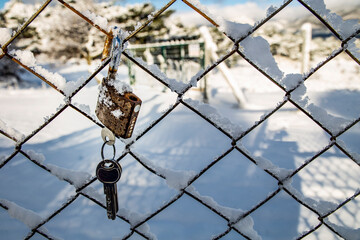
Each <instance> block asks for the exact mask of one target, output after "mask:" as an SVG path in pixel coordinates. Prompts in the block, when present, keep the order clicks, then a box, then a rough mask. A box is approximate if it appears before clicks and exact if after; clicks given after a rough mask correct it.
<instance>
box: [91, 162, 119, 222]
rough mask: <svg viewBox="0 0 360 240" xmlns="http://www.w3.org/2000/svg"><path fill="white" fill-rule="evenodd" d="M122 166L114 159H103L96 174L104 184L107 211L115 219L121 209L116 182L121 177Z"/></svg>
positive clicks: (110, 217) (109, 216)
mask: <svg viewBox="0 0 360 240" xmlns="http://www.w3.org/2000/svg"><path fill="white" fill-rule="evenodd" d="M121 172H122V169H121V166H120V164H119V163H118V162H116V161H114V160H103V161H101V162H100V163H99V164H98V166H97V167H96V176H97V178H98V179H99V181H100V182H102V183H103V184H104V193H105V196H106V211H107V216H108V218H109V219H112V220H114V219H115V218H116V213H117V212H118V210H119V206H118V196H117V187H116V183H117V182H118V181H119V179H120V177H121Z"/></svg>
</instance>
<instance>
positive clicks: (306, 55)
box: [301, 23, 312, 73]
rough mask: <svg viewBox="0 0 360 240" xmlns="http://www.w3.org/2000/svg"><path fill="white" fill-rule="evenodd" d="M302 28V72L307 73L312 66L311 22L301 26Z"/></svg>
mask: <svg viewBox="0 0 360 240" xmlns="http://www.w3.org/2000/svg"><path fill="white" fill-rule="evenodd" d="M301 30H302V36H303V45H302V62H301V73H305V72H307V71H309V66H310V64H309V63H310V44H311V38H312V26H311V23H304V24H303V25H302V26H301Z"/></svg>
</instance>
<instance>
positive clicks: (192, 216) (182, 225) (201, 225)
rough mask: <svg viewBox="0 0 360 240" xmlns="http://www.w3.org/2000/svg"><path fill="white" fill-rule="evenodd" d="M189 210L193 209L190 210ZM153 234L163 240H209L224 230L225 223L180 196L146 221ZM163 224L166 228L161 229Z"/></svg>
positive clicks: (199, 205)
mask: <svg viewBox="0 0 360 240" xmlns="http://www.w3.org/2000/svg"><path fill="white" fill-rule="evenodd" d="M191 209H195V211H194V210H191ZM148 224H149V226H150V228H151V230H152V232H153V233H154V234H156V235H157V236H158V237H159V239H165V238H166V236H168V235H169V234H171V235H172V236H173V237H174V239H186V238H191V237H194V236H195V237H196V238H197V239H209V238H211V237H212V235H215V234H216V233H218V232H221V231H222V230H224V229H226V221H225V220H224V219H222V218H221V217H219V216H217V215H216V214H215V213H213V212H211V211H209V210H208V209H207V208H206V207H204V206H203V205H201V204H200V203H198V202H197V201H195V200H194V199H192V198H190V197H188V196H182V197H181V198H180V199H178V200H177V201H176V202H175V203H173V204H172V205H171V206H170V207H168V208H166V209H165V210H164V211H163V212H161V213H159V214H158V215H156V216H155V217H154V218H152V219H151V220H149V221H148ZM164 224H165V225H166V227H163V226H164Z"/></svg>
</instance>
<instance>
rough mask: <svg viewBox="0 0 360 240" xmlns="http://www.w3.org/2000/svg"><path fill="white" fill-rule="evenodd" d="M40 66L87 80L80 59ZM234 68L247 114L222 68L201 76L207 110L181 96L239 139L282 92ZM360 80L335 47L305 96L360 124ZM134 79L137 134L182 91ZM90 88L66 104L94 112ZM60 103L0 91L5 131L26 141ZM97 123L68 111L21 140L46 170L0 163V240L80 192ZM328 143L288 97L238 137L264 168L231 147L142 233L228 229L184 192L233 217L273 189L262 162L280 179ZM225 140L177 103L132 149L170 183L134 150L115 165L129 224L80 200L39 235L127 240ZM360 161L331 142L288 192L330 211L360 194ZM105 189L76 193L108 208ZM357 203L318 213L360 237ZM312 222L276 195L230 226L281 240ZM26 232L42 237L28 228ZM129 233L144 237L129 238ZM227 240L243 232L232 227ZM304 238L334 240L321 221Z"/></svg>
mask: <svg viewBox="0 0 360 240" xmlns="http://www.w3.org/2000/svg"><path fill="white" fill-rule="evenodd" d="M284 61H286V60H284ZM283 65H287V66H293V67H294V70H292V69H291V70H290V71H291V72H296V71H297V70H296V69H298V68H297V67H296V66H297V63H296V62H287V63H283ZM44 67H47V68H49V69H50V70H49V71H56V72H59V73H60V74H61V75H62V76H64V77H65V78H66V79H67V80H68V81H76V80H77V79H78V78H80V77H84V76H87V75H89V73H88V66H87V65H85V64H80V65H76V63H73V64H72V65H67V66H55V65H54V66H52V67H50V66H44ZM282 70H283V71H285V70H286V69H282ZM287 70H289V69H287ZM231 73H232V74H233V76H234V77H235V79H236V80H237V83H238V84H239V86H240V87H241V89H242V90H243V92H244V94H245V97H246V99H247V103H246V105H245V107H244V108H243V109H239V108H238V107H237V106H236V100H235V98H234V97H233V95H232V92H231V89H230V88H229V86H228V85H227V83H226V81H225V80H224V79H223V78H222V76H221V73H220V72H219V71H218V70H217V69H215V70H214V71H212V72H211V73H210V74H209V75H208V76H207V82H208V92H209V105H210V106H211V107H212V108H211V109H209V108H208V107H207V106H203V105H202V104H200V103H198V102H196V101H194V100H200V101H201V95H200V93H199V91H197V89H196V88H195V89H194V90H190V91H189V92H187V93H186V94H185V96H184V99H192V100H185V102H186V103H188V104H189V105H191V106H193V107H195V108H197V109H199V111H200V112H203V113H204V114H205V115H206V116H209V118H210V119H215V120H214V121H215V122H217V121H218V122H219V124H223V123H224V122H226V121H225V119H224V117H226V118H227V119H228V120H230V121H231V124H229V123H228V122H226V123H227V127H228V129H230V130H229V131H230V132H232V133H235V134H239V133H241V132H243V131H245V130H247V129H248V128H250V127H251V126H253V125H254V123H255V122H256V121H259V120H260V119H262V117H263V116H264V114H266V113H268V112H269V111H271V110H273V109H274V108H275V107H276V106H277V105H278V103H280V102H282V101H283V100H284V92H283V91H282V90H281V89H280V88H278V87H277V86H275V85H274V84H273V83H272V82H270V81H269V80H268V79H266V78H265V77H264V76H262V75H261V74H260V73H258V72H257V70H255V69H254V68H252V67H251V66H250V65H249V64H248V63H246V62H245V61H240V62H239V64H238V66H237V67H235V68H233V69H232V70H231ZM102 74H106V71H103V72H102ZM119 76H120V79H122V80H123V81H126V80H127V69H126V67H125V66H122V67H121V68H120V70H119ZM359 76H360V70H359V66H358V65H356V63H354V61H352V60H351V59H349V58H348V57H346V55H345V54H341V55H340V56H339V57H337V58H335V59H334V60H332V61H330V62H329V63H328V64H327V65H325V66H324V67H323V69H321V70H320V71H319V72H318V73H316V74H314V75H313V76H311V77H310V79H309V80H308V81H307V82H306V83H305V85H306V88H307V92H306V96H308V97H309V100H308V101H309V102H310V103H313V104H314V105H315V106H316V107H321V108H324V109H326V111H327V113H328V114H331V116H333V117H334V118H336V119H340V120H341V121H340V120H339V121H340V123H343V122H344V121H345V122H347V121H348V120H353V119H356V118H358V117H359V113H360V97H359V96H360V95H359V93H360V84H359V83H358V80H359ZM28 77H29V78H30V77H31V76H30V75H29V76H28ZM138 79H139V80H138V82H137V84H135V86H133V88H134V92H135V93H136V94H137V95H138V96H139V97H140V98H141V99H142V100H143V105H142V109H141V112H140V116H139V119H138V123H137V125H136V128H135V135H136V134H138V133H140V132H142V131H143V130H144V129H146V128H147V127H148V126H149V125H150V124H151V123H152V122H153V121H154V120H156V119H157V118H159V117H160V116H161V115H162V114H163V113H164V111H166V110H167V109H168V108H169V107H171V106H172V105H173V104H175V103H176V102H177V94H175V93H173V92H171V91H169V90H164V87H163V86H161V85H160V84H158V83H157V81H156V80H155V79H152V77H150V76H147V74H145V73H141V72H140V73H139V75H138ZM200 84H201V83H198V85H200ZM97 95H98V85H97V83H96V80H93V81H92V82H90V83H89V84H88V85H87V86H86V87H85V88H84V89H82V90H81V91H80V92H79V93H78V94H77V95H76V96H75V97H74V98H73V99H72V103H73V104H75V105H76V106H79V107H80V108H81V109H83V110H84V111H87V112H89V113H90V114H93V115H95V114H94V111H95V105H96V101H97ZM300 102H301V101H300ZM62 104H64V97H63V96H62V95H61V94H59V93H58V92H56V91H55V90H53V89H51V88H33V89H6V90H5V89H1V90H0V109H1V111H0V119H1V120H2V121H3V122H4V123H6V124H7V128H8V129H10V128H14V129H16V130H18V131H19V132H20V133H23V134H24V135H26V136H27V135H28V134H30V133H31V132H32V131H34V130H35V129H37V128H38V127H39V126H40V125H41V124H42V123H43V122H44V117H45V118H46V117H48V116H51V115H52V114H53V113H55V112H56V111H57V109H58V107H59V106H61V105H62ZM300 104H301V103H300ZM306 106H309V104H308V105H306ZM219 114H220V115H219ZM320 120H321V121H322V120H324V119H320ZM324 122H325V123H326V122H327V120H326V119H325V120H324ZM100 130H101V129H100V128H99V127H98V126H96V125H94V124H93V122H91V121H90V120H88V119H87V118H85V117H84V116H82V115H81V114H79V113H78V112H77V111H75V110H73V109H72V108H70V107H68V108H67V109H66V110H65V111H64V112H63V113H61V114H60V115H59V117H57V118H56V119H55V120H54V121H52V122H51V123H50V124H49V125H47V126H46V127H45V128H44V129H43V130H41V131H40V132H39V133H37V134H36V135H35V136H34V137H33V138H31V139H30V140H29V141H28V142H27V143H26V144H24V145H23V146H22V150H23V151H24V152H25V153H26V154H28V155H29V156H30V157H31V158H32V159H33V160H34V161H35V162H38V163H41V164H42V165H43V166H45V167H47V168H48V169H50V171H51V173H49V172H47V171H44V170H43V169H41V168H39V167H38V166H37V165H36V164H34V162H31V161H29V160H28V159H27V158H25V157H24V156H23V155H22V154H20V153H19V154H17V155H16V156H15V157H14V158H13V159H12V160H11V161H10V162H8V163H7V164H6V165H5V166H4V167H2V168H1V169H0V203H1V204H2V205H3V206H6V207H8V208H9V211H6V210H5V209H3V208H0V222H1V224H0V236H1V238H2V239H20V238H23V237H24V236H26V235H27V234H28V232H29V228H31V227H34V226H36V225H37V224H39V223H41V222H42V221H43V219H46V218H47V217H48V216H50V215H51V214H53V213H54V211H56V210H57V209H59V208H61V207H62V206H63V204H65V203H66V202H67V201H68V199H70V198H71V197H72V196H74V195H76V191H75V190H76V189H75V188H74V186H75V187H78V186H81V185H82V184H83V183H84V182H86V181H87V180H88V179H90V178H91V176H94V172H95V168H96V166H97V164H98V163H99V161H100V160H101V157H100V149H101V146H102V143H103V142H102V139H101V137H100ZM336 130H337V129H336V127H335V128H334V131H336ZM359 139H360V127H359V124H357V125H355V126H354V127H352V128H351V129H350V130H348V131H347V132H346V133H344V134H343V135H341V136H340V137H339V138H338V139H337V141H338V142H339V144H340V140H341V144H342V145H343V146H344V147H346V149H348V150H349V152H351V153H352V154H353V155H354V156H357V155H356V154H355V153H357V154H360V149H359V143H360V141H359ZM330 142H331V141H330V135H328V134H327V133H326V132H325V131H324V130H322V129H321V128H320V127H319V126H318V125H317V124H315V123H314V122H313V121H312V120H311V119H309V118H308V117H307V116H306V115H305V114H304V113H303V112H301V111H299V110H298V109H297V108H296V107H295V106H293V105H292V104H291V103H286V104H285V105H284V106H283V107H282V108H281V109H280V110H279V111H277V112H276V113H275V114H274V115H273V116H271V117H270V118H269V119H268V120H266V121H265V122H264V123H262V124H261V125H259V126H258V127H257V128H255V129H254V130H253V131H251V132H250V133H249V134H248V135H246V136H245V137H244V138H242V139H241V141H239V142H238V143H237V146H238V147H239V149H245V150H246V151H247V152H248V153H249V154H250V155H251V156H253V157H254V158H255V159H257V161H258V164H259V166H257V165H255V164H254V163H253V162H251V161H250V160H249V159H247V158H246V157H245V156H244V155H243V154H241V153H240V152H239V151H238V150H236V149H234V150H232V151H231V152H230V153H229V154H228V155H226V156H225V157H224V158H222V159H221V160H220V161H219V162H216V163H215V164H214V165H213V166H212V167H211V168H210V169H209V170H207V171H206V172H205V173H204V174H203V175H201V177H200V178H198V179H197V180H196V181H194V182H193V184H191V186H190V187H188V188H187V192H188V193H189V194H184V195H182V196H181V197H180V198H179V199H178V200H177V201H176V202H175V203H173V204H172V205H170V206H169V207H167V208H166V209H165V210H163V211H162V212H160V213H159V214H157V215H155V216H154V217H152V218H151V219H150V220H149V221H147V223H145V224H143V226H141V227H140V228H139V229H138V230H139V232H142V233H144V234H145V235H147V236H149V237H151V236H156V238H157V239H211V237H213V236H217V235H219V234H221V233H223V232H225V231H226V230H227V228H228V226H227V222H226V221H225V220H224V219H223V218H221V217H220V216H217V215H216V214H215V213H214V212H212V211H211V210H209V209H208V208H206V207H205V206H204V205H201V204H200V203H199V202H197V201H196V200H194V199H193V198H191V197H190V196H191V194H192V195H194V196H197V197H198V198H199V199H202V200H203V202H205V203H207V204H208V205H209V206H211V207H212V208H213V209H215V210H217V211H219V212H221V213H222V214H223V215H225V216H226V217H228V218H229V219H233V220H235V219H236V218H237V217H239V216H240V215H241V214H242V213H243V212H244V211H249V210H250V209H252V208H253V207H254V206H256V205H257V204H259V203H260V202H261V201H263V200H264V199H266V198H267V197H268V196H269V195H271V194H272V193H274V191H276V190H277V189H278V182H277V181H276V179H275V178H273V177H271V176H270V175H269V174H268V173H266V172H265V171H264V170H263V169H262V168H266V169H268V170H269V171H270V172H272V173H274V174H275V175H276V176H278V177H282V176H284V175H286V174H287V173H289V171H294V170H295V169H296V168H298V167H299V166H301V165H302V164H303V163H304V162H305V161H307V160H309V159H311V157H312V156H314V155H315V154H316V153H318V152H319V151H321V150H322V149H323V148H325V147H327V146H328V145H329V143H330ZM231 144H232V143H231V139H229V138H228V137H227V136H226V135H225V134H223V133H222V132H221V131H219V130H218V129H216V128H214V127H213V126H212V125H210V124H209V123H208V122H207V121H205V120H204V119H203V118H201V117H199V116H198V115H197V114H195V113H194V112H192V111H191V110H190V109H189V108H188V107H186V106H185V105H183V104H181V103H180V105H179V106H177V107H176V108H175V110H173V111H172V112H171V113H170V114H169V115H168V116H167V117H166V118H165V119H163V120H162V121H161V122H160V123H159V124H158V125H156V126H155V127H154V128H152V129H151V130H150V131H149V132H148V133H147V134H146V135H144V136H143V137H142V138H140V140H139V141H137V142H136V143H135V144H134V145H132V148H131V150H132V152H134V153H135V154H136V156H137V157H139V158H140V160H141V161H142V162H143V163H145V164H146V165H148V166H151V167H152V168H153V169H155V170H156V171H157V172H158V173H161V174H163V175H164V176H166V177H167V179H166V180H164V179H162V178H160V177H158V176H156V175H154V174H153V173H151V172H150V171H149V170H148V169H146V168H144V166H142V165H141V164H140V163H139V162H138V161H136V160H135V158H134V157H132V156H130V155H127V156H126V157H125V158H124V159H122V160H121V162H120V163H121V165H122V167H123V175H122V177H121V180H120V181H119V182H118V184H117V187H118V198H119V206H120V211H119V215H121V216H124V217H125V218H127V219H129V220H130V224H128V223H127V222H125V221H123V220H121V219H116V220H115V221H111V220H108V219H107V217H106V212H105V210H104V209H103V208H101V207H100V206H98V205H97V204H95V203H94V202H92V201H90V200H89V199H87V198H85V197H84V196H82V195H80V196H79V197H77V198H76V199H75V201H74V202H72V203H71V204H70V205H69V206H67V207H66V208H65V209H64V210H62V211H61V212H60V213H59V214H57V215H56V216H55V217H54V218H52V219H51V220H50V221H49V222H47V223H46V224H44V225H43V226H42V228H41V229H40V230H41V231H42V232H45V233H47V234H49V235H50V236H53V237H56V238H62V239H122V238H123V237H124V236H126V235H127V234H129V233H130V232H131V230H130V226H134V225H136V223H138V222H139V221H141V220H143V219H145V218H146V217H148V216H149V215H150V214H151V213H153V212H156V211H157V210H158V209H159V208H161V207H163V206H164V205H165V204H166V203H168V202H169V201H171V200H173V199H174V198H176V197H177V196H178V194H179V190H178V188H181V186H183V185H182V184H184V183H185V184H186V183H187V180H189V179H191V178H192V177H193V176H194V175H196V174H198V173H199V172H200V171H202V170H203V169H204V168H206V167H207V166H208V165H209V164H211V163H212V162H213V161H214V160H215V159H216V158H217V157H219V156H220V155H222V154H223V153H224V152H226V151H227V150H228V149H230V148H231V147H232V145H231ZM14 147H15V144H14V142H12V140H9V139H7V138H6V137H4V136H0V161H3V159H5V158H6V156H9V155H10V154H12V153H13V151H14ZM116 149H117V152H116V156H117V157H118V156H120V155H121V153H122V151H123V150H124V144H123V143H122V142H121V141H119V140H118V141H117V142H116ZM269 161H270V162H271V163H270V162H269ZM358 164H359V163H358ZM358 164H356V163H355V162H354V161H352V160H350V159H349V158H348V157H347V156H346V155H345V154H344V153H342V152H341V151H340V150H339V149H338V148H337V147H336V146H333V147H331V148H330V149H329V150H327V151H326V152H325V153H324V154H322V155H321V156H319V157H318V158H317V159H316V160H315V161H313V162H311V163H310V164H309V165H307V166H306V167H305V168H304V169H302V170H301V171H299V172H298V173H297V174H296V175H295V176H294V177H293V178H292V181H291V182H288V183H286V184H285V187H286V189H287V190H288V191H290V192H291V193H292V194H294V195H295V196H297V197H298V198H299V199H302V200H303V201H304V202H306V203H308V204H309V205H311V206H312V207H314V208H315V209H316V210H317V211H319V212H320V213H321V214H326V213H327V212H329V211H330V210H333V209H334V208H336V206H337V205H338V204H339V203H341V202H343V201H344V200H345V199H347V198H349V197H351V196H352V195H353V194H355V192H356V191H358V190H359V189H360V183H359V179H360V169H359V166H358ZM64 178H65V179H70V180H72V181H73V185H74V186H72V185H70V184H69V183H68V182H65V181H63V179H64ZM102 191H103V190H102V184H101V183H100V182H98V181H95V182H94V183H93V184H91V185H90V186H89V187H87V188H86V189H84V190H83V193H84V194H86V195H89V196H91V197H92V198H94V199H97V200H98V201H99V202H102V203H104V195H103V194H102V193H103V192H102ZM358 198H359V197H358ZM358 198H355V199H353V200H352V201H350V202H349V203H347V204H346V205H344V206H343V207H342V208H340V209H339V210H337V211H336V212H335V213H334V214H332V215H330V217H329V218H326V219H325V222H327V223H328V224H329V225H331V226H333V227H334V228H335V229H336V230H337V231H339V232H345V234H347V236H349V239H360V237H359V236H360V233H359V229H360V224H359V221H358V219H360V201H359V199H358ZM19 220H20V221H19ZM319 223H320V222H319V220H318V216H317V215H316V214H315V213H314V212H312V211H310V210H309V209H307V208H306V207H304V206H302V205H300V204H299V203H298V202H297V201H295V200H294V199H293V198H292V197H291V196H290V195H289V194H288V193H286V192H285V191H283V190H281V191H280V193H278V194H277V195H276V196H275V197H274V198H272V199H271V200H269V201H268V202H266V203H265V204H264V205H263V206H261V207H260V208H259V209H257V210H255V211H254V212H252V213H251V214H250V215H249V217H246V218H245V219H244V220H242V221H240V223H238V224H236V225H235V228H237V229H239V230H240V231H242V232H244V233H245V234H247V235H248V236H250V237H251V238H252V239H260V237H261V238H262V239H277V240H278V239H292V238H294V237H297V236H300V235H301V233H303V232H306V231H308V230H309V229H310V228H311V227H313V226H316V225H318V224H319ZM332 224H334V225H332ZM347 228H350V229H353V230H349V229H347ZM356 229H357V230H356ZM345 236H346V235H345ZM31 239H43V237H42V236H41V235H40V234H38V233H35V235H34V236H33V237H32V238H31ZM130 239H143V238H142V237H141V236H140V235H138V234H137V233H134V234H133V235H132V236H131V237H130ZM222 239H244V238H243V237H242V236H241V235H239V234H238V233H236V232H235V231H233V230H232V231H230V233H229V234H227V235H226V236H225V237H224V238H222ZM306 239H340V238H339V237H338V236H337V235H335V234H334V233H333V232H331V231H330V230H329V229H328V228H327V227H326V226H325V225H322V226H321V227H320V228H319V229H317V230H316V231H315V232H314V233H312V234H311V235H309V236H308V237H307V238H306Z"/></svg>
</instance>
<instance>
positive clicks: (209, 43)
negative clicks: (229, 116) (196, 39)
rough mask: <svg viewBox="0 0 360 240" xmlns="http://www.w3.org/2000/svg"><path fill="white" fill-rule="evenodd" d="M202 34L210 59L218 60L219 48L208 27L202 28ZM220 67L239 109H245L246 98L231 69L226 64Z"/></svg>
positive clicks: (221, 64)
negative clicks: (217, 51)
mask: <svg viewBox="0 0 360 240" xmlns="http://www.w3.org/2000/svg"><path fill="white" fill-rule="evenodd" d="M200 33H201V35H202V37H203V38H204V40H205V51H206V52H207V53H208V55H209V57H210V58H211V59H212V60H214V61H216V60H218V59H219V56H218V55H217V53H216V50H217V46H216V44H215V43H214V41H213V39H212V37H211V35H210V32H209V29H208V28H207V27H206V26H203V27H201V28H200ZM218 67H219V70H220V72H221V73H222V75H223V77H224V78H225V80H226V81H227V83H228V84H229V86H230V88H231V90H232V92H233V95H234V96H235V98H236V101H237V102H238V105H239V107H240V108H243V107H244V105H245V104H246V98H245V96H244V94H243V93H242V91H241V90H240V87H239V85H238V84H237V83H236V81H235V80H234V78H233V77H232V74H231V72H230V70H229V68H228V67H227V66H226V64H225V63H224V62H222V63H220V64H219V65H218Z"/></svg>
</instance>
